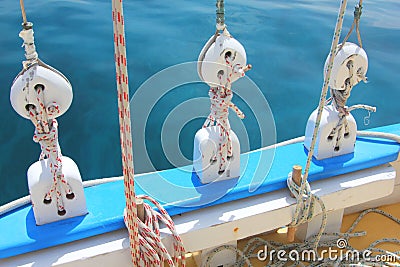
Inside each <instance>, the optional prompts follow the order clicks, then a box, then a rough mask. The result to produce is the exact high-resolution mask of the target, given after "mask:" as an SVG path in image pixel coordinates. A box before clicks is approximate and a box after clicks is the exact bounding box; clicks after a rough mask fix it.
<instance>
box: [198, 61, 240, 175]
mask: <svg viewBox="0 0 400 267" xmlns="http://www.w3.org/2000/svg"><path fill="white" fill-rule="evenodd" d="M225 60H226V64H227V68H226V71H227V77H228V78H227V79H226V82H225V83H224V82H223V80H222V76H223V74H222V73H219V75H218V77H219V82H220V84H219V85H218V86H217V87H211V88H210V90H209V92H208V95H209V96H210V102H211V107H210V110H211V112H210V115H208V117H207V119H206V121H205V122H204V124H203V128H206V127H209V126H213V125H214V124H215V125H216V126H217V127H219V129H220V136H219V148H218V153H217V154H215V155H214V156H213V160H217V157H218V158H219V160H220V164H219V172H223V171H224V170H225V168H226V163H227V160H228V159H229V158H230V157H232V140H231V137H230V131H231V126H230V123H229V119H228V115H229V108H231V109H232V110H234V111H235V113H236V115H237V116H238V117H239V118H241V119H244V117H245V115H244V114H243V112H242V111H241V110H240V109H239V108H238V107H237V106H236V105H235V104H233V103H232V96H233V93H232V89H231V85H232V82H231V81H232V79H233V77H234V76H235V75H238V76H240V77H243V76H244V70H243V69H242V68H238V67H236V66H233V64H232V62H233V60H232V58H231V57H230V56H227V57H226V58H225Z"/></svg>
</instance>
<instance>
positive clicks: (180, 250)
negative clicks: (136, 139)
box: [112, 0, 185, 266]
mask: <svg viewBox="0 0 400 267" xmlns="http://www.w3.org/2000/svg"><path fill="white" fill-rule="evenodd" d="M112 17H113V26H114V27H113V29H114V49H115V68H116V80H117V90H118V111H119V124H120V137H121V153H122V169H123V174H124V192H125V201H126V211H125V216H124V220H125V223H126V224H127V228H128V232H129V241H130V252H131V258H132V263H133V265H134V266H163V265H164V261H166V262H167V263H168V264H169V265H170V266H176V265H178V264H181V266H185V249H184V247H183V244H182V241H181V239H180V237H179V235H178V233H177V232H176V230H175V226H174V223H173V221H172V219H171V218H170V217H169V215H168V213H167V212H166V211H165V209H164V208H163V207H162V206H161V205H160V204H159V203H158V202H157V201H155V200H154V199H152V198H151V197H149V196H135V187H134V186H135V182H134V167H133V154H132V135H131V121H130V107H129V85H128V70H127V58H126V46H125V29H124V16H123V7H122V0H112ZM140 199H146V200H148V201H150V202H152V203H153V204H154V205H155V206H156V207H157V208H158V210H159V212H157V211H155V210H153V209H152V208H151V207H150V205H148V204H146V203H145V204H143V205H144V210H145V218H146V219H145V222H142V221H141V218H138V210H137V205H136V204H137V201H139V200H140ZM142 219H144V218H142ZM158 221H160V222H162V223H164V224H165V225H166V226H167V227H168V229H169V230H170V231H171V233H172V236H173V238H174V253H173V256H172V257H171V256H170V255H169V253H168V251H167V250H166V248H165V246H164V245H163V244H162V242H161V239H160V231H159V222H158ZM175 264H176V265H175Z"/></svg>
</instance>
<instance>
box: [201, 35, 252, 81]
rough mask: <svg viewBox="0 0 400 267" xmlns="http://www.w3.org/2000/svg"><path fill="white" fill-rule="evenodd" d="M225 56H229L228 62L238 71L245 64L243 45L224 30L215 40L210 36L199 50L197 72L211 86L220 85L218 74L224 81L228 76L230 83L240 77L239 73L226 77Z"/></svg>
mask: <svg viewBox="0 0 400 267" xmlns="http://www.w3.org/2000/svg"><path fill="white" fill-rule="evenodd" d="M226 57H230V63H231V64H232V66H234V68H236V70H238V71H241V69H242V68H244V67H245V66H246V51H245V50H244V47H243V46H242V45H241V44H240V43H239V42H238V41H237V40H236V39H235V38H233V37H232V36H230V34H229V33H228V32H225V31H224V33H222V34H220V35H218V36H217V38H216V39H215V41H214V36H212V37H211V38H210V39H209V40H208V42H207V43H206V45H205V46H204V47H203V49H202V51H201V52H200V56H199V59H198V66H197V72H198V74H199V76H200V78H201V80H202V81H204V82H205V83H207V84H208V85H209V86H211V87H216V86H218V85H220V78H219V77H218V76H219V75H221V77H222V78H221V80H222V81H224V82H225V81H226V80H227V78H230V82H231V83H233V82H234V81H236V80H237V79H239V78H240V77H242V75H239V74H237V75H232V76H231V77H228V76H229V74H228V69H227V67H228V65H227V63H226Z"/></svg>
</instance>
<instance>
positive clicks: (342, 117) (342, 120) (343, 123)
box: [325, 60, 376, 148]
mask: <svg viewBox="0 0 400 267" xmlns="http://www.w3.org/2000/svg"><path fill="white" fill-rule="evenodd" d="M347 68H348V70H349V75H350V76H349V79H348V82H346V83H345V89H344V90H336V89H333V88H331V95H332V97H331V98H330V99H331V100H332V102H333V104H334V106H335V109H336V110H337V111H338V112H339V114H338V116H339V121H338V123H337V125H336V126H335V127H334V128H333V129H332V131H331V132H330V134H329V137H328V138H330V139H333V137H334V136H335V135H336V144H335V148H339V147H341V144H342V136H346V135H348V134H349V131H350V130H349V126H348V121H347V115H348V114H349V113H350V112H351V111H353V110H355V109H365V110H368V114H369V115H368V118H369V116H370V113H371V112H375V111H376V107H372V106H368V105H353V106H351V107H347V106H346V104H347V100H348V99H349V97H350V94H351V90H352V89H353V86H354V85H355V84H356V83H357V79H360V80H363V81H366V80H367V78H366V77H365V73H364V72H357V73H356V76H357V77H354V65H353V61H351V60H350V61H348V63H347ZM325 103H326V104H327V103H329V100H328V101H326V102H325ZM364 121H365V119H364Z"/></svg>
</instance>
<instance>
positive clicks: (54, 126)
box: [10, 5, 87, 225]
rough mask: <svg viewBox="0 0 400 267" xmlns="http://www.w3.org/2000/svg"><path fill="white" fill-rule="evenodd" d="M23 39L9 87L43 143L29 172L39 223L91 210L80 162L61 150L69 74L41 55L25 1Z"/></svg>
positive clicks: (69, 90)
mask: <svg viewBox="0 0 400 267" xmlns="http://www.w3.org/2000/svg"><path fill="white" fill-rule="evenodd" d="M21 8H22V11H23V18H24V23H23V30H22V31H21V32H20V34H19V36H20V37H21V38H22V39H23V41H24V44H23V47H24V48H25V58H26V61H24V62H23V70H22V71H21V72H20V73H19V74H18V76H17V77H16V78H15V80H14V82H13V84H12V86H11V92H10V101H11V104H12V107H13V108H14V110H15V111H16V112H17V113H18V114H19V115H21V116H22V117H24V118H27V119H30V120H31V122H32V123H33V125H34V126H35V133H34V136H33V140H34V141H35V142H36V143H39V144H40V147H41V150H42V152H41V154H40V157H39V161H37V162H35V163H33V164H32V165H31V166H30V168H29V170H28V173H27V178H28V186H29V193H30V195H31V202H32V206H33V212H34V216H35V220H36V224H37V225H42V224H46V223H50V222H54V221H59V220H63V219H66V218H71V217H75V216H80V215H85V214H87V208H86V200H85V196H84V191H83V185H82V178H81V175H80V172H79V169H78V166H77V165H76V163H75V162H74V161H73V160H72V159H70V158H67V157H63V156H62V154H61V149H60V145H59V143H58V122H57V120H56V118H57V117H59V116H61V115H62V114H64V113H65V112H66V111H67V110H68V108H69V107H70V105H71V102H72V98H73V94H72V86H71V84H70V82H69V81H68V79H67V78H66V77H65V76H64V75H63V74H62V73H60V72H59V71H57V70H56V69H54V68H52V67H50V66H48V65H46V64H44V63H43V62H42V61H40V60H39V58H38V54H37V52H36V47H35V43H34V36H33V24H32V23H30V22H27V21H26V15H25V12H24V8H23V5H22V6H21Z"/></svg>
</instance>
